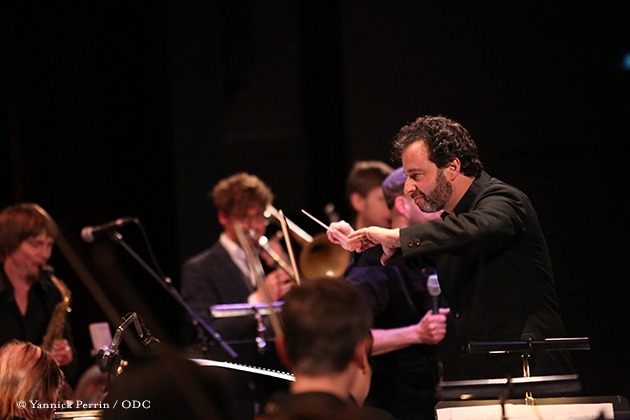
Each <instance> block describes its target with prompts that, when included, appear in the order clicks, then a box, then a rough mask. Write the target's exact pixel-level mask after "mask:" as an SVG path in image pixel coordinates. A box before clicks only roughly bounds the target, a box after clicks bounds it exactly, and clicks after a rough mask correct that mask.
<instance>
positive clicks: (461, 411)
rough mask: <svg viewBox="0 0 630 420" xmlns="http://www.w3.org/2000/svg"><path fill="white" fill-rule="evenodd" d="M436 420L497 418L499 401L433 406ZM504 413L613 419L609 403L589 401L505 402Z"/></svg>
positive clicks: (515, 417)
mask: <svg viewBox="0 0 630 420" xmlns="http://www.w3.org/2000/svg"><path fill="white" fill-rule="evenodd" d="M436 413H437V419H438V420H498V419H501V405H500V404H492V405H476V406H468V407H446V408H440V409H438V410H436ZM505 415H506V417H507V418H508V419H510V420H525V419H527V420H529V419H532V420H533V419H536V420H538V419H554V420H578V419H579V420H588V419H614V418H615V415H614V411H613V405H612V403H593V404H547V405H533V406H532V405H525V404H505Z"/></svg>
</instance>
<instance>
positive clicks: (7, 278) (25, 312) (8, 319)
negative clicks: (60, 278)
mask: <svg viewBox="0 0 630 420" xmlns="http://www.w3.org/2000/svg"><path fill="white" fill-rule="evenodd" d="M39 209H40V207H39V206H38V205H36V204H30V203H21V204H15V205H12V206H9V207H7V208H5V209H4V210H2V212H0V261H1V262H2V270H0V345H2V344H5V343H7V342H9V341H11V340H13V339H17V340H21V341H27V342H32V343H34V344H37V345H41V344H43V339H44V335H45V334H46V331H47V329H48V328H49V327H51V325H50V324H51V317H52V316H53V313H54V311H55V307H56V306H57V303H59V302H60V301H61V299H62V296H61V292H60V290H59V289H58V288H57V287H56V286H55V285H54V284H53V283H52V282H51V280H50V275H49V274H47V273H46V271H45V270H42V267H45V266H46V263H47V262H48V260H49V259H50V256H51V253H52V248H53V245H54V239H53V237H52V232H51V224H50V220H49V218H48V217H47V215H46V213H45V212H43V210H42V211H40V210H39ZM52 327H56V326H52ZM61 327H62V328H61V330H62V331H63V334H62V336H61V337H58V338H57V337H53V338H52V339H51V342H50V343H44V344H45V345H44V347H45V349H46V350H49V351H50V352H51V353H52V356H53V357H54V359H55V360H56V361H57V363H58V364H59V366H61V367H62V370H63V371H64V374H65V376H66V378H68V379H69V380H70V381H72V380H73V379H74V378H75V376H76V373H77V371H78V363H77V360H76V350H75V347H74V343H73V339H72V332H71V329H70V324H69V323H68V322H64V323H63V325H62V326H61Z"/></svg>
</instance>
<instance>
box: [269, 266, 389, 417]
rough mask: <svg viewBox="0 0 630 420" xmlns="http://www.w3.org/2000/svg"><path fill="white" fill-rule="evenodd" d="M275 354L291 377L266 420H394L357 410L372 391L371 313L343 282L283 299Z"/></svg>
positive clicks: (324, 282)
mask: <svg viewBox="0 0 630 420" xmlns="http://www.w3.org/2000/svg"><path fill="white" fill-rule="evenodd" d="M281 318H282V320H283V324H284V335H283V336H282V337H281V338H279V339H278V351H279V353H280V355H281V358H282V359H283V360H284V361H285V364H286V365H287V366H290V367H291V369H292V371H293V373H294V374H295V381H294V382H292V383H291V386H290V393H289V394H287V395H284V396H281V397H279V398H277V399H275V400H274V401H272V402H271V403H270V404H268V406H267V409H266V413H265V415H264V416H262V417H260V419H261V420H264V419H299V418H305V419H306V418H311V419H393V418H394V417H393V416H392V415H391V414H389V413H387V412H385V411H383V410H379V409H374V408H367V407H361V406H362V404H363V402H364V401H365V397H366V395H367V393H368V389H369V387H370V379H371V375H372V370H371V367H370V360H369V358H370V352H371V347H372V337H371V334H370V327H371V314H370V308H369V307H368V305H367V304H366V302H365V300H364V299H363V298H362V297H361V295H360V294H359V293H358V291H357V289H356V288H355V287H354V286H353V285H351V284H350V283H348V282H346V281H345V280H343V279H339V278H334V279H317V280H310V281H308V282H304V283H303V284H302V285H301V286H297V287H294V288H293V289H292V290H291V291H290V292H289V293H288V294H287V295H286V297H285V304H284V306H283V308H282V312H281Z"/></svg>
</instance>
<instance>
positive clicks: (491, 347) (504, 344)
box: [466, 337, 591, 405]
mask: <svg viewBox="0 0 630 420" xmlns="http://www.w3.org/2000/svg"><path fill="white" fill-rule="evenodd" d="M590 349H591V346H590V344H589V341H588V337H577V338H545V339H543V340H533V339H531V338H530V339H528V340H516V341H471V342H469V343H468V346H467V347H466V350H467V352H468V353H471V354H479V353H488V354H500V353H521V358H522V359H523V377H524V378H529V377H530V371H529V358H530V357H531V355H532V353H534V352H538V351H569V350H590ZM525 402H526V404H527V405H533V404H534V398H533V396H532V391H526V393H525Z"/></svg>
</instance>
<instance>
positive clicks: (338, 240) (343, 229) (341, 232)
mask: <svg viewBox="0 0 630 420" xmlns="http://www.w3.org/2000/svg"><path fill="white" fill-rule="evenodd" d="M352 232H354V229H353V228H352V226H350V224H349V223H348V222H345V221H343V220H342V221H339V222H333V223H331V224H330V225H329V226H328V229H327V230H326V236H328V240H329V241H330V242H332V243H333V244H338V245H341V247H342V248H343V249H345V250H346V251H351V250H350V249H348V235H350V234H351V233H352Z"/></svg>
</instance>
